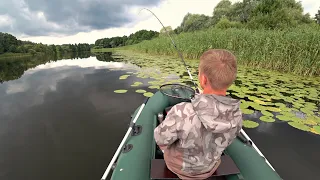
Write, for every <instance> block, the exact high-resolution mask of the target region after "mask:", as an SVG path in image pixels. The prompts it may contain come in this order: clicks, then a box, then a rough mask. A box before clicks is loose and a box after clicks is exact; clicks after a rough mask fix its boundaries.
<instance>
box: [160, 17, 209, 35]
mask: <svg viewBox="0 0 320 180" xmlns="http://www.w3.org/2000/svg"><path fill="white" fill-rule="evenodd" d="M210 26H211V19H210V17H209V16H206V15H204V14H191V13H188V14H186V15H185V16H184V18H183V21H182V23H181V25H180V26H179V27H178V28H176V29H175V33H180V32H192V31H196V30H200V29H204V28H208V27H210ZM160 32H161V31H160Z"/></svg>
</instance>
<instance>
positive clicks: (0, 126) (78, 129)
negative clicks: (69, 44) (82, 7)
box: [0, 53, 320, 180]
mask: <svg viewBox="0 0 320 180" xmlns="http://www.w3.org/2000/svg"><path fill="white" fill-rule="evenodd" d="M110 55H111V53H103V54H98V55H97V56H96V55H94V54H87V55H83V56H81V57H80V58H79V57H77V56H73V57H61V58H58V59H57V58H56V59H55V60H53V61H52V60H50V58H33V57H31V58H30V57H29V58H28V59H9V60H1V59H0V70H1V71H0V78H1V79H0V82H2V83H1V84H0V102H1V104H0V147H1V148H0V179H1V180H2V179H4V180H18V179H28V180H29V179H35V180H38V179H39V180H40V179H46V180H57V179H68V180H93V179H100V178H101V176H102V174H103V173H104V171H105V169H106V167H107V165H108V163H109V161H110V160H111V158H112V156H113V153H114V152H115V150H116V148H117V146H118V145H119V143H120V141H121V139H122V138H123V136H124V134H125V132H126V130H127V128H128V124H129V122H130V115H131V114H132V113H133V112H134V110H135V109H136V108H137V107H138V106H139V105H140V104H141V103H142V101H143V100H144V99H145V97H144V96H143V95H142V94H139V93H135V90H136V89H144V90H147V91H150V92H155V91H156V89H154V88H151V89H150V88H148V87H150V84H149V85H148V83H147V82H149V81H150V77H148V75H147V74H143V75H141V74H140V77H139V74H138V76H134V75H133V73H135V72H140V71H141V68H142V66H141V65H140V64H139V63H137V62H134V61H132V63H130V60H125V61H124V60H123V57H120V58H117V57H118V56H116V55H115V56H113V57H111V56H110ZM132 58H137V59H138V57H135V56H132ZM162 63H163V62H162ZM150 67H151V65H150ZM168 67H170V65H167V66H166V68H168ZM128 71H131V72H128ZM154 71H155V70H153V73H154ZM124 74H128V76H129V77H126V78H123V79H119V77H121V76H123V75H124ZM143 76H145V77H143ZM141 77H142V79H141ZM137 81H138V82H141V85H139V87H135V86H132V84H133V83H134V82H137ZM316 85H317V84H316ZM315 87H317V86H315ZM121 89H125V90H127V92H126V93H124V94H117V93H114V91H115V90H121ZM316 93H318V90H317V92H316ZM316 105H318V104H316ZM316 115H318V112H316ZM253 116H254V115H252V116H251V119H252V118H253V119H254V117H253ZM245 118H250V117H245ZM255 118H257V117H255ZM256 121H257V120H256ZM245 131H246V132H247V133H248V134H249V136H250V137H251V138H252V139H253V141H254V142H255V143H256V144H257V146H258V147H259V148H260V150H261V151H262V152H263V153H264V155H265V156H266V157H267V158H268V160H269V161H270V163H271V164H272V165H273V167H274V168H275V169H276V170H277V171H278V173H279V174H280V176H281V177H282V178H284V179H290V180H294V179H319V178H320V175H319V173H318V172H317V171H318V167H319V164H318V163H319V162H320V156H319V149H320V135H317V134H315V133H310V132H307V131H301V130H298V129H296V128H293V127H291V126H289V125H288V124H286V123H281V122H278V121H277V122H275V123H267V122H260V123H259V126H258V127H256V128H245Z"/></svg>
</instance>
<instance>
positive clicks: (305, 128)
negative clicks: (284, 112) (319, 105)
mask: <svg viewBox="0 0 320 180" xmlns="http://www.w3.org/2000/svg"><path fill="white" fill-rule="evenodd" d="M288 124H289V125H290V126H292V127H294V128H297V129H299V130H302V131H310V130H311V128H310V127H309V126H307V125H304V124H302V123H298V122H288Z"/></svg>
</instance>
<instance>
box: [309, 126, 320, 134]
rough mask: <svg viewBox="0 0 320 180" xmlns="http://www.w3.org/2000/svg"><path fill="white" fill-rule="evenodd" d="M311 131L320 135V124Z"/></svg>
mask: <svg viewBox="0 0 320 180" xmlns="http://www.w3.org/2000/svg"><path fill="white" fill-rule="evenodd" d="M311 132H312V133H315V134H319V135H320V126H313V127H312V129H311Z"/></svg>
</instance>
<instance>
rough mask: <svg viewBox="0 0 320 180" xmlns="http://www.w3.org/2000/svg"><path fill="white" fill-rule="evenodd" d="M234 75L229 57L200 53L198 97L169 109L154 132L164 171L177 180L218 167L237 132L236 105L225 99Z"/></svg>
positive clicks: (205, 175) (205, 174) (239, 124)
mask: <svg viewBox="0 0 320 180" xmlns="http://www.w3.org/2000/svg"><path fill="white" fill-rule="evenodd" d="M236 75H237V62H236V57H235V56H234V55H233V54H232V53H230V52H229V51H226V50H220V49H215V50H214V49H210V50H208V51H206V52H204V53H203V54H202V56H201V57H200V64H199V75H198V78H199V82H200V86H201V88H202V89H203V92H202V94H199V95H196V96H195V97H194V99H192V101H191V103H187V102H182V103H179V104H176V105H175V106H173V107H172V108H171V110H170V111H169V112H168V114H167V117H166V119H165V120H164V121H163V122H162V123H161V124H159V126H158V127H157V128H156V129H155V130H154V138H155V141H156V143H157V144H158V146H159V147H160V148H161V149H162V150H163V151H164V160H165V162H166V165H167V167H168V169H169V170H171V171H172V172H174V173H175V174H177V176H178V177H179V178H180V179H206V178H208V177H210V176H211V175H212V174H213V173H214V172H215V171H216V169H217V168H218V166H219V165H220V162H221V161H220V156H221V154H222V152H223V151H224V150H225V149H226V148H227V147H228V146H229V145H230V144H231V143H232V141H233V140H234V138H236V136H237V134H238V133H239V132H240V130H241V127H242V113H241V111H240V107H239V105H240V101H239V100H236V99H232V98H230V97H227V96H226V92H227V89H228V88H229V86H230V85H231V84H232V83H233V82H234V80H235V79H236Z"/></svg>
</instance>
